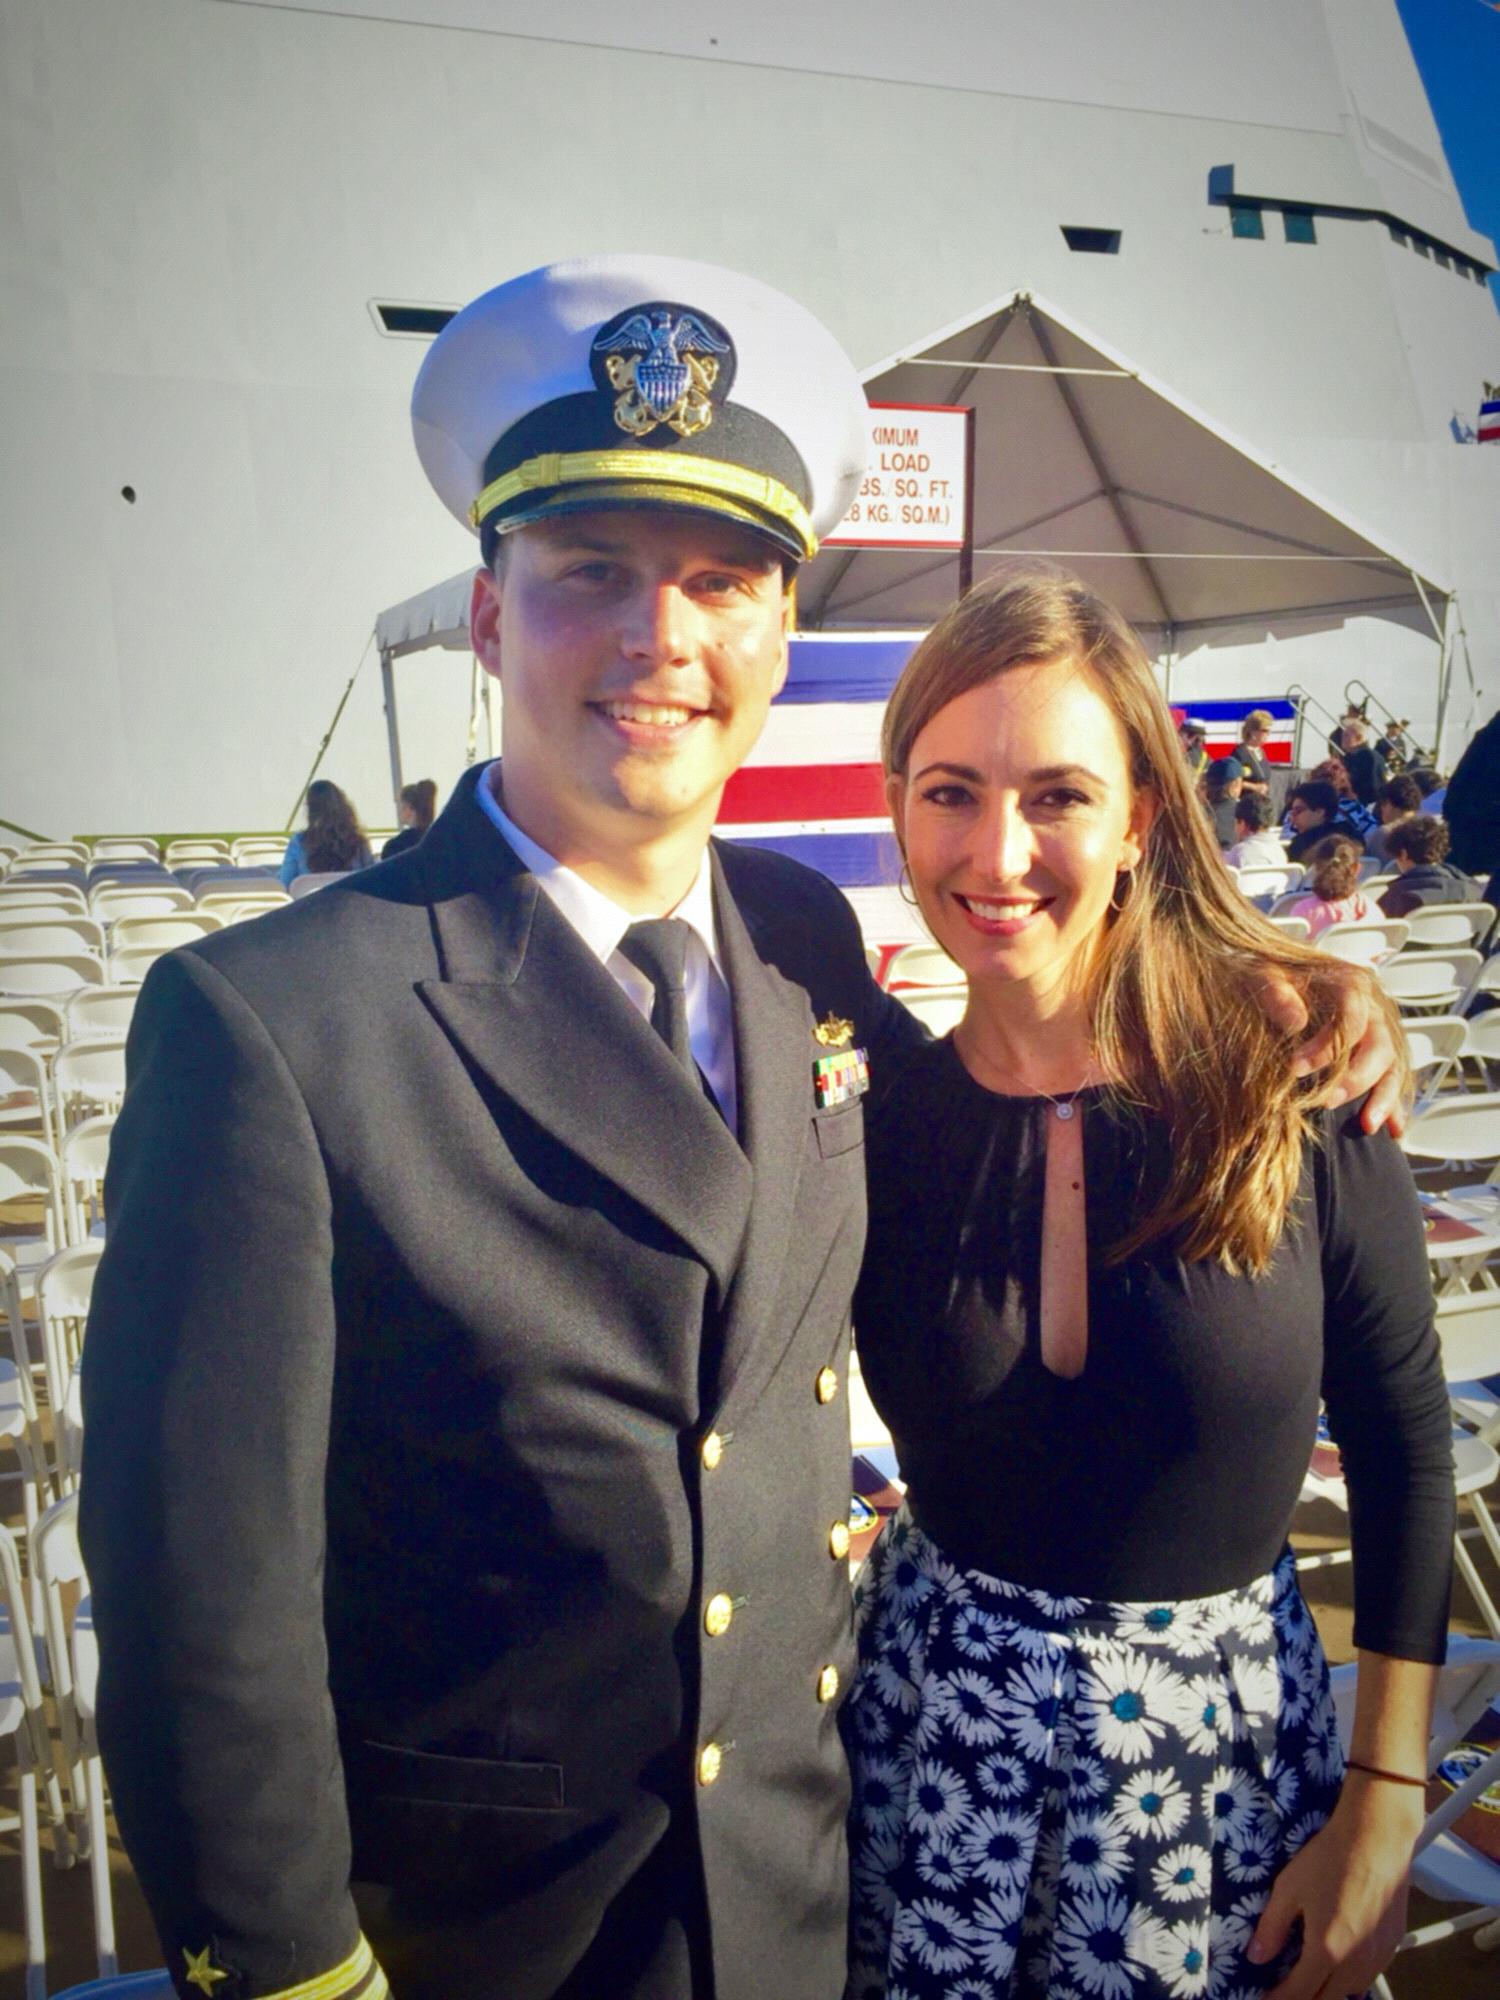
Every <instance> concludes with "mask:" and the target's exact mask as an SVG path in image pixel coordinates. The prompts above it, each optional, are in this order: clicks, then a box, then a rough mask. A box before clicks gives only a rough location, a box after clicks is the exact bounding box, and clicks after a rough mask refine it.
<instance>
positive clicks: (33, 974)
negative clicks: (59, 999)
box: [0, 952, 104, 996]
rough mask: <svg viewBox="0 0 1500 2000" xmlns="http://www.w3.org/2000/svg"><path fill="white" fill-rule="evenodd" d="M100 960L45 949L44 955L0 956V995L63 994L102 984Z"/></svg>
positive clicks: (101, 963)
mask: <svg viewBox="0 0 1500 2000" xmlns="http://www.w3.org/2000/svg"><path fill="white" fill-rule="evenodd" d="M103 984H104V965H103V962H102V960H100V959H97V958H90V957H88V956H87V955H86V954H83V953H80V954H79V955H78V956H77V957H74V956H73V955H72V954H71V953H68V954H66V955H64V954H60V953H57V952H49V953H48V954H47V956H46V957H45V958H42V957H31V956H24V957H23V956H21V955H19V954H14V953H12V954H8V955H0V994H4V995H6V996H10V995H12V994H14V995H18V996H24V995H26V994H29V993H40V994H42V995H44V996H45V995H47V994H59V995H66V994H69V993H76V992H77V991H78V989H79V987H80V986H102V985H103Z"/></svg>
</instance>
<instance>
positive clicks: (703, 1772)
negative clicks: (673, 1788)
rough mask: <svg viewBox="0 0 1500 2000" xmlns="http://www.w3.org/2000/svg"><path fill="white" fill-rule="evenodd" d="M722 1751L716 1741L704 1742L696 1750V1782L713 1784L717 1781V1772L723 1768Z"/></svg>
mask: <svg viewBox="0 0 1500 2000" xmlns="http://www.w3.org/2000/svg"><path fill="white" fill-rule="evenodd" d="M723 1764H724V1752H723V1751H722V1750H721V1749H720V1748H719V1746H718V1744H717V1743H705V1744H704V1746H703V1748H702V1749H701V1750H700V1751H699V1752H698V1783H699V1784H700V1785H713V1784H717V1783H718V1779H719V1772H720V1770H721V1769H722V1768H723Z"/></svg>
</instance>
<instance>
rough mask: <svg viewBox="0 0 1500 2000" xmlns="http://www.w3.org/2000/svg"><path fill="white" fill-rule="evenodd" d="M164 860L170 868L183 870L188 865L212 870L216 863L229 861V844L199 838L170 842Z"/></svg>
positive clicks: (222, 841) (223, 841) (224, 841)
mask: <svg viewBox="0 0 1500 2000" xmlns="http://www.w3.org/2000/svg"><path fill="white" fill-rule="evenodd" d="M162 859H163V860H164V861H165V863H166V865H167V866H168V868H181V867H183V866H185V865H188V864H191V865H192V866H194V867H206V868H212V867H213V866H214V864H215V863H216V862H227V861H228V859H229V842H228V841H227V840H209V839H197V838H194V839H185V840H169V841H168V842H167V851H166V853H165V854H164V855H163V856H162Z"/></svg>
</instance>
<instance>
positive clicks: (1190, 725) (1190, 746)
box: [1177, 716, 1209, 783]
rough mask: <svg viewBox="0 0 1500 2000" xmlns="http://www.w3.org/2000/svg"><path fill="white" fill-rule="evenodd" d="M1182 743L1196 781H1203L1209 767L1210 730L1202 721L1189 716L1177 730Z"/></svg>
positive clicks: (1189, 768)
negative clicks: (1196, 720)
mask: <svg viewBox="0 0 1500 2000" xmlns="http://www.w3.org/2000/svg"><path fill="white" fill-rule="evenodd" d="M1177 735H1178V739H1179V741H1180V742H1181V744H1182V754H1183V757H1184V759H1185V760H1186V763H1187V767H1188V770H1189V772H1190V773H1191V774H1192V777H1193V780H1194V782H1195V783H1197V782H1199V781H1201V779H1202V778H1203V775H1204V773H1205V772H1206V771H1207V769H1208V762H1209V759H1208V730H1207V729H1206V728H1205V726H1204V725H1203V724H1202V723H1201V722H1195V721H1194V719H1193V718H1192V716H1189V717H1188V718H1187V720H1186V721H1185V722H1183V723H1182V724H1181V725H1180V726H1179V728H1178V731H1177Z"/></svg>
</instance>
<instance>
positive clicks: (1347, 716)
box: [1328, 708, 1365, 757]
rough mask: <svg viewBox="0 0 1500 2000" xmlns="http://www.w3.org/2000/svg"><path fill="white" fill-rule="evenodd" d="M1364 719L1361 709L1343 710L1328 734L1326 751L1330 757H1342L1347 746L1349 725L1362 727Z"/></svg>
mask: <svg viewBox="0 0 1500 2000" xmlns="http://www.w3.org/2000/svg"><path fill="white" fill-rule="evenodd" d="M1364 719H1365V718H1364V711H1363V710H1362V709H1358V708H1346V709H1345V710H1344V712H1343V714H1342V715H1341V716H1340V717H1339V719H1338V721H1337V722H1336V723H1335V725H1334V727H1333V729H1332V730H1331V731H1330V732H1329V737H1328V751H1329V755H1330V756H1333V757H1342V756H1343V754H1344V752H1345V750H1346V749H1347V748H1348V746H1349V729H1350V725H1351V724H1352V723H1356V722H1357V723H1359V724H1361V725H1363V723H1364Z"/></svg>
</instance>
